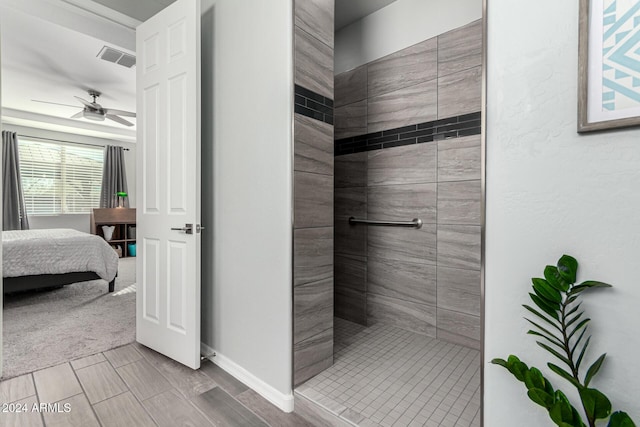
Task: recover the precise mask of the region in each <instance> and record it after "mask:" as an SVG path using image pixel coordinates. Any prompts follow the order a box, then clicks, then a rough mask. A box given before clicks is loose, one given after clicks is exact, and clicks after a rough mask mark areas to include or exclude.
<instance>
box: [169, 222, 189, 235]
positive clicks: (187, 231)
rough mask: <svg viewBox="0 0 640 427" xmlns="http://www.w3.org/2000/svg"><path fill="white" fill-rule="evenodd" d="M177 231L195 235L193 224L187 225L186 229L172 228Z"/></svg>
mask: <svg viewBox="0 0 640 427" xmlns="http://www.w3.org/2000/svg"><path fill="white" fill-rule="evenodd" d="M171 229H172V230H175V231H184V232H185V233H186V234H193V224H185V225H184V227H171Z"/></svg>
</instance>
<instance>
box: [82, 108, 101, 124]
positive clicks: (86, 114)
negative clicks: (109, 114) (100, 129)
mask: <svg viewBox="0 0 640 427" xmlns="http://www.w3.org/2000/svg"><path fill="white" fill-rule="evenodd" d="M83 114H84V118H85V119H89V120H95V121H97V122H101V121H104V115H102V114H100V113H94V112H93V111H88V110H84V113H83Z"/></svg>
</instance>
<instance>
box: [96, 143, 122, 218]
mask: <svg viewBox="0 0 640 427" xmlns="http://www.w3.org/2000/svg"><path fill="white" fill-rule="evenodd" d="M121 191H123V192H125V193H128V190H127V172H126V170H125V167H124V148H122V147H116V146H113V145H107V146H106V147H105V150H104V170H103V172H102V192H101V193H100V207H101V208H115V207H118V197H117V196H116V193H119V192H121ZM124 207H125V208H128V207H129V198H128V197H125V198H124Z"/></svg>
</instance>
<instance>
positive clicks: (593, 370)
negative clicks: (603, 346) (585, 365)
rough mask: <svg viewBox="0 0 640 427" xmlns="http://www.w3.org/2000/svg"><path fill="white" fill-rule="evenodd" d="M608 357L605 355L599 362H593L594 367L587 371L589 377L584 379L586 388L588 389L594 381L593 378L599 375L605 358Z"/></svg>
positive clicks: (599, 358)
mask: <svg viewBox="0 0 640 427" xmlns="http://www.w3.org/2000/svg"><path fill="white" fill-rule="evenodd" d="M605 357H607V353H604V354H603V355H602V356H600V357H598V360H596V361H595V362H593V365H591V366H590V367H589V369H587V375H585V377H584V386H585V387H588V386H589V383H590V382H591V380H592V379H593V377H594V376H595V375H596V374H597V373H598V371H599V370H600V367H602V362H604V358H605Z"/></svg>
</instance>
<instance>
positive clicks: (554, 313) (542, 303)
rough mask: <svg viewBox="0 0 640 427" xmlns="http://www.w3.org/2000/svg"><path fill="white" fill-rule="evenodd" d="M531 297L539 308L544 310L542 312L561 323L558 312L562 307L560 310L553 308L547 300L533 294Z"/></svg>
mask: <svg viewBox="0 0 640 427" xmlns="http://www.w3.org/2000/svg"><path fill="white" fill-rule="evenodd" d="M529 296H530V297H531V300H532V301H533V302H534V303H536V305H537V306H538V307H540V308H541V309H542V311H544V312H545V313H547V314H548V315H549V316H551V317H553V318H554V319H556V320H557V321H560V316H559V315H558V310H559V309H560V307H558V308H555V307H553V306H552V305H551V304H552V303H550V302H547V301H546V300H545V299H543V298H540V297H539V296H538V295H536V294H531V293H530V294H529ZM556 305H557V304H556Z"/></svg>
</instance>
